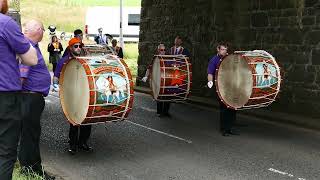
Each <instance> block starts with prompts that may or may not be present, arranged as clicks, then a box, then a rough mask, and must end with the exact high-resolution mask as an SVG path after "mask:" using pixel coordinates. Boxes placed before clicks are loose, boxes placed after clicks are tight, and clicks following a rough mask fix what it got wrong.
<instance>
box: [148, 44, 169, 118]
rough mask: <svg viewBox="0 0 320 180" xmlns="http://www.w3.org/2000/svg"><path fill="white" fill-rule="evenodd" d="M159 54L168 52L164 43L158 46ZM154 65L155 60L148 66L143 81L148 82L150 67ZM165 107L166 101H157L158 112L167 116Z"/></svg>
mask: <svg viewBox="0 0 320 180" xmlns="http://www.w3.org/2000/svg"><path fill="white" fill-rule="evenodd" d="M156 54H157V55H165V54H166V47H165V46H164V44H159V46H158V48H157V52H156ZM152 65H153V61H152V62H151V64H150V65H149V66H148V69H147V71H146V74H145V75H144V77H143V78H142V81H143V82H147V80H148V77H149V75H150V69H151V68H152ZM164 107H165V102H160V101H157V114H158V115H159V116H160V117H162V116H166V115H167V114H166V113H167V112H166V109H164Z"/></svg>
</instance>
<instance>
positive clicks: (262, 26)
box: [137, 0, 320, 117]
mask: <svg viewBox="0 0 320 180" xmlns="http://www.w3.org/2000/svg"><path fill="white" fill-rule="evenodd" d="M141 15H142V19H141V27H140V29H141V30H140V44H139V54H140V56H139V60H138V65H139V68H138V75H139V76H140V77H143V75H144V72H145V70H146V67H147V65H148V64H149V63H150V61H151V60H152V56H153V54H154V51H155V49H156V46H157V45H158V44H159V43H160V42H161V43H165V45H166V46H167V47H170V46H172V44H173V40H174V37H175V36H176V35H180V36H182V37H183V39H184V46H185V47H186V48H187V49H189V51H190V52H191V54H192V55H191V61H192V64H193V79H194V81H193V86H192V95H195V96H208V98H210V97H211V96H213V94H214V93H212V91H209V90H208V89H206V88H205V85H206V82H207V81H206V76H207V74H206V68H207V65H208V60H209V58H210V57H211V56H213V55H214V54H215V46H216V44H217V42H219V41H222V40H223V41H229V42H231V44H232V50H231V51H233V50H254V49H263V50H266V51H268V52H270V53H271V54H273V55H274V56H275V57H276V59H277V62H278V63H279V64H280V66H281V67H282V72H283V75H284V76H283V82H282V87H281V93H280V95H279V98H278V99H277V101H276V102H275V103H273V105H272V106H270V107H269V108H268V109H270V110H272V111H279V112H288V113H297V114H301V115H307V116H310V117H320V109H319V108H320V101H319V100H320V84H319V83H320V59H319V58H320V0H228V1H223V0H211V1H210V0H175V1H173V0H142V14H141ZM137 85H142V86H144V85H146V84H144V83H142V82H140V81H139V80H137Z"/></svg>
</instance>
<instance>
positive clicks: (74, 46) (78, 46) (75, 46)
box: [73, 44, 82, 48]
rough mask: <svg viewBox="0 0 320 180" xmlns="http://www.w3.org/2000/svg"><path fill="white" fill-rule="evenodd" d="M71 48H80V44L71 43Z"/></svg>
mask: <svg viewBox="0 0 320 180" xmlns="http://www.w3.org/2000/svg"><path fill="white" fill-rule="evenodd" d="M73 48H82V45H78V44H76V45H73Z"/></svg>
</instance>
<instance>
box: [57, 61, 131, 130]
mask: <svg viewBox="0 0 320 180" xmlns="http://www.w3.org/2000/svg"><path fill="white" fill-rule="evenodd" d="M59 83H60V88H61V89H60V99H61V104H62V109H63V112H64V114H65V115H66V117H67V119H68V121H69V122H70V123H72V124H74V125H84V124H94V123H103V122H108V121H121V120H124V119H125V118H126V117H127V116H128V114H129V112H130V110H131V109H132V105H133V82H132V76H131V73H130V70H129V68H128V66H127V65H126V63H125V62H124V61H123V60H122V59H119V58H118V57H116V56H113V55H105V56H101V57H77V58H75V59H71V60H69V61H67V62H66V64H65V65H64V66H63V68H62V72H61V77H60V82H59Z"/></svg>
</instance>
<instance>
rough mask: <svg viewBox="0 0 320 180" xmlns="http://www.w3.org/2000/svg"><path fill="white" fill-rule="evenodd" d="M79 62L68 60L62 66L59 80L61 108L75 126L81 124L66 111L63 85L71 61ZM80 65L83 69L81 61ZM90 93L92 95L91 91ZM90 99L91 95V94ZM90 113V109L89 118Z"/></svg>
mask: <svg viewBox="0 0 320 180" xmlns="http://www.w3.org/2000/svg"><path fill="white" fill-rule="evenodd" d="M79 60H80V59H77V58H73V59H69V60H67V62H66V63H65V64H64V65H63V66H62V70H61V75H60V80H59V86H60V91H59V97H60V104H61V107H62V111H63V112H64V114H65V116H66V118H67V120H68V122H69V123H71V124H72V125H74V126H79V125H81V124H78V123H76V122H75V121H73V120H72V119H71V117H70V115H69V113H68V112H67V110H66V105H65V101H64V96H63V92H64V88H63V86H62V84H63V82H64V72H65V70H66V67H67V65H68V64H69V63H70V62H71V61H79ZM79 63H80V64H81V65H82V67H83V64H82V63H81V61H79ZM83 68H84V67H83ZM90 72H91V71H90ZM89 93H90V91H89ZM89 97H90V94H89ZM88 111H89V109H88V110H87V112H86V116H87V114H88ZM86 118H87V117H86ZM86 118H85V119H86ZM85 119H84V120H83V122H84V121H85Z"/></svg>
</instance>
